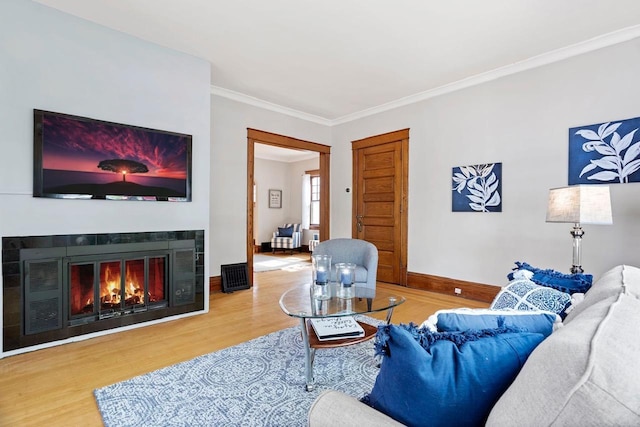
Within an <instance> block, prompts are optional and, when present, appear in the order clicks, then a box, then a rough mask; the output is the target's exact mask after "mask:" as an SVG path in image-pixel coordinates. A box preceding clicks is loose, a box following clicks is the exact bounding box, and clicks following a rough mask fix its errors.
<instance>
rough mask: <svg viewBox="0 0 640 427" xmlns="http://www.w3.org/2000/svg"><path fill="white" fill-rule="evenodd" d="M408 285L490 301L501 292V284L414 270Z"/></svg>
mask: <svg viewBox="0 0 640 427" xmlns="http://www.w3.org/2000/svg"><path fill="white" fill-rule="evenodd" d="M407 287H409V288H414V289H422V290H425V291H431V292H437V293H440V294H445V295H457V296H460V297H461V298H467V299H472V300H475V301H482V302H488V303H490V302H492V301H493V299H494V298H495V296H496V295H497V294H498V292H500V286H494V285H486V284H482V283H474V282H467V281H464V280H458V279H451V278H449V277H441V276H433V275H431V274H423V273H413V272H408V273H407ZM456 288H458V289H460V293H459V294H458V293H456V292H455V289H456Z"/></svg>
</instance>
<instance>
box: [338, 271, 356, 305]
mask: <svg viewBox="0 0 640 427" xmlns="http://www.w3.org/2000/svg"><path fill="white" fill-rule="evenodd" d="M335 269H336V270H335V271H336V272H335V278H336V282H338V297H339V298H343V299H351V298H353V297H354V292H353V285H354V282H355V277H356V265H355V264H352V263H348V262H345V263H338V264H336V265H335Z"/></svg>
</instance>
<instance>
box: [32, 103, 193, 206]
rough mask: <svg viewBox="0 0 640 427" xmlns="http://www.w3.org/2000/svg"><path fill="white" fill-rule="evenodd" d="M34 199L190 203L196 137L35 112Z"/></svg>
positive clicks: (85, 118) (46, 112)
mask: <svg viewBox="0 0 640 427" xmlns="http://www.w3.org/2000/svg"><path fill="white" fill-rule="evenodd" d="M33 119H34V120H33V122H34V145H33V148H34V170H33V175H34V176H33V196H34V197H54V198H63V199H109V200H160V201H187V202H190V201H191V143H192V136H191V135H186V134H181V133H176V132H169V131H164V130H156V129H147V128H142V127H138V126H131V125H125V124H120V123H111V122H106V121H102V120H96V119H90V118H88V117H79V116H72V115H69V114H62V113H54V112H51V111H42V110H33Z"/></svg>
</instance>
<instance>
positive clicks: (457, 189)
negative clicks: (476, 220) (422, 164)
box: [451, 163, 502, 212]
mask: <svg viewBox="0 0 640 427" xmlns="http://www.w3.org/2000/svg"><path fill="white" fill-rule="evenodd" d="M452 180H453V196H452V198H451V205H452V210H453V212H502V196H501V194H502V163H487V164H481V165H471V166H458V167H454V168H453V171H452Z"/></svg>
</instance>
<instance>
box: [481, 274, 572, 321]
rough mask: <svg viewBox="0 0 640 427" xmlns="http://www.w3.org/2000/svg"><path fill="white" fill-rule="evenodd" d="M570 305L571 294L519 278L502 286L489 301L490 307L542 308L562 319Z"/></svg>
mask: <svg viewBox="0 0 640 427" xmlns="http://www.w3.org/2000/svg"><path fill="white" fill-rule="evenodd" d="M570 305H571V295H569V294H568V293H566V292H561V291H558V290H556V289H553V288H549V287H546V286H540V285H537V284H535V283H533V282H532V281H530V280H526V279H519V280H513V281H511V282H509V284H508V285H507V286H505V287H504V288H502V290H501V291H500V292H499V293H498V295H496V297H495V299H494V300H493V303H491V309H492V310H506V309H515V310H525V311H530V310H543V311H550V312H552V313H556V314H558V315H560V317H562V318H563V319H564V317H565V314H566V313H565V311H566V310H567V308H569V306H570Z"/></svg>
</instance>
